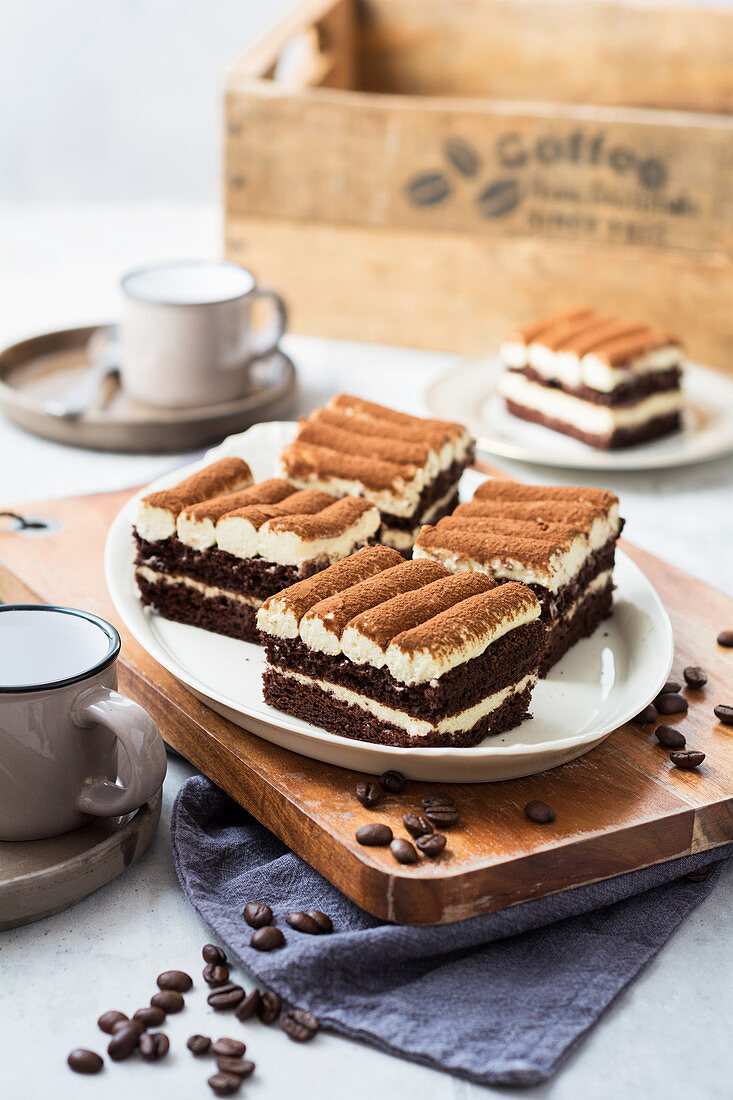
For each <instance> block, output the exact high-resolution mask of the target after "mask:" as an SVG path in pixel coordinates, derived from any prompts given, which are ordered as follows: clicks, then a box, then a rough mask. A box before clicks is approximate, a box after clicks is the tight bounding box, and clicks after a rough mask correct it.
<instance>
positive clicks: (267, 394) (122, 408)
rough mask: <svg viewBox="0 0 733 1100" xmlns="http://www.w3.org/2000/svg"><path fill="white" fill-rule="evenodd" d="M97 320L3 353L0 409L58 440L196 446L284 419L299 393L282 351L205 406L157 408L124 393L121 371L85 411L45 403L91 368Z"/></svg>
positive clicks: (132, 449)
mask: <svg viewBox="0 0 733 1100" xmlns="http://www.w3.org/2000/svg"><path fill="white" fill-rule="evenodd" d="M96 331H97V328H96V327H89V328H75V329H63V330H61V331H59V332H49V333H46V334H44V335H43V336H34V337H32V338H31V339H29V340H23V341H22V342H21V343H19V344H13V345H12V346H11V347H9V348H6V349H5V351H3V352H0V410H2V412H4V413H5V415H6V416H7V417H8V418H9V419H10V420H12V421H13V423H15V424H18V425H19V426H20V427H21V428H25V429H26V430H27V431H29V432H33V433H34V434H35V435H41V436H44V437H45V438H46V439H52V440H54V441H55V442H57V443H66V444H69V445H71V446H74V447H87V448H90V449H91V450H97V451H123V452H126V453H134V454H164V453H168V452H175V451H192V450H196V449H197V448H199V447H204V446H207V445H208V444H210V443H214V442H217V441H218V440H220V439H223V438H224V436H226V435H230V434H231V433H232V432H238V431H242V430H243V429H244V428H247V427H249V426H250V425H251V424H255V423H257V422H259V421H261V420H272V419H279V418H281V417H282V415H283V414H284V413H285V412H286V411H287V409H288V407H289V405H290V403H291V401H292V399H293V397H294V394H295V387H296V378H295V367H294V365H293V363H292V361H291V360H290V359H289V358H288V356H287V355H285V354H284V353H283V352H280V351H278V352H275V353H274V354H273V355H271V356H268V357H267V358H265V359H260V360H257V361H256V362H255V363H253V364H252V382H253V390H252V392H251V393H250V394H248V396H247V397H244V398H240V399H238V400H236V401H230V402H227V403H226V404H223V405H209V406H207V407H206V408H201V409H171V410H166V409H156V408H153V407H152V406H148V405H141V404H138V403H137V402H135V401H133V400H131V399H130V398H128V397H126V396H125V394H124V393H123V392H122V391H121V389H120V387H119V384H118V382H117V380H116V376H112V377H110V378H107V379H106V381H104V382H103V383H102V384H101V386H100V389H99V392H98V393H97V395H96V397H95V399H94V400H93V402H92V403H91V405H90V407H89V408H88V409H87V410H86V412H84V413H83V414H82V415H81V416H78V417H70V418H67V417H63V416H55V415H54V414H53V413H51V412H49V411H48V410H47V409H46V408H45V402H46V401H48V400H49V399H50V398H56V397H60V396H61V395H62V394H63V393H64V391H65V390H67V389H68V388H69V386H71V385H73V383H74V382H76V381H78V379H79V378H80V377H82V375H83V374H84V373H85V372H86V371H88V370H89V361H88V357H87V351H86V345H87V341H88V340H89V338H90V337H91V336H92V335H93V334H94V333H95V332H96Z"/></svg>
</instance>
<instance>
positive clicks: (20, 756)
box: [0, 604, 166, 841]
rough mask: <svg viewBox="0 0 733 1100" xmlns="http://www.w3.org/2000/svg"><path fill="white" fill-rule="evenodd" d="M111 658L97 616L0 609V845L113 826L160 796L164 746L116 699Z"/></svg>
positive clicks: (104, 625)
mask: <svg viewBox="0 0 733 1100" xmlns="http://www.w3.org/2000/svg"><path fill="white" fill-rule="evenodd" d="M119 652H120V636H119V634H118V633H117V631H116V630H115V628H114V627H113V626H112V625H111V624H110V623H108V622H106V621H105V620H104V619H100V618H99V617H98V616H97V615H91V614H89V612H86V611H77V610H76V609H75V608H69V607H52V606H49V605H46V604H3V606H2V607H0V840H2V841H6V840H39V839H43V838H44V837H51V836H59V835H60V834H61V833H67V832H70V831H71V830H72V829H78V828H79V826H80V825H84V824H85V823H86V822H88V821H90V820H91V818H92V817H120V816H121V815H123V814H129V813H131V812H132V811H133V810H136V809H138V807H140V806H142V805H144V804H145V803H146V802H148V801H149V800H150V799H151V798H152V797H153V796H154V795H155V794H156V792H157V791H158V790H159V789H160V786H161V784H162V782H163V779H164V778H165V770H166V756H165V745H164V744H163V739H162V737H161V736H160V733H159V732H158V729H157V727H156V725H155V723H154V722H153V719H152V718H151V717H150V715H149V714H148V713H147V712H146V711H144V710H143V708H142V707H141V706H139V705H138V704H137V703H134V702H133V701H132V700H131V699H128V698H126V696H124V695H121V694H120V693H119V692H118V691H117V690H116V688H117V665H116V662H117V657H118V656H119ZM120 747H121V748H122V750H123V751H122V752H121V753H120V752H119V751H118V750H119V749H120ZM118 757H119V759H118Z"/></svg>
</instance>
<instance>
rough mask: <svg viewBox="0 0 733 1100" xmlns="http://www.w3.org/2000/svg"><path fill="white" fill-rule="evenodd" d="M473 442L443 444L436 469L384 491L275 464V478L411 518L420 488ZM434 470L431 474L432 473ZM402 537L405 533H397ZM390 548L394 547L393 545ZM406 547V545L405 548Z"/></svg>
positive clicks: (463, 455)
mask: <svg viewBox="0 0 733 1100" xmlns="http://www.w3.org/2000/svg"><path fill="white" fill-rule="evenodd" d="M395 435H396V436H397V437H398V438H399V425H395ZM472 442H473V437H472V436H471V435H470V434H469V433H468V432H466V433H465V434H464V435H462V436H460V437H459V438H458V439H457V440H455V441H454V442H450V443H446V444H445V445H444V446H443V447H442V448H441V450H440V452H439V454H438V462H437V470H436V469H435V466H434V465H432V464H430V465H431V469H428V465H426V466H424V467H423V468H422V469H420V470H417V471H416V473H415V476H414V478H412V480H411V481H405V479H404V478H397V479H396V480H395V482H394V484H393V485H391V486H390V487H389V488H385V489H370V488H368V487H367V486H366V485H364V484H363V483H362V482H361V481H358V480H352V479H349V478H341V477H318V475H317V474H310V475H309V476H308V477H306V478H298V477H294V476H293V474H292V473H291V472H290V471H289V470H288V469H287V466H285V465H284V464H283V463H282V462H280V461H278V472H277V476H278V477H285V478H287V479H288V480H289V481H290V482H292V484H293V485H297V487H298V488H299V489H322V490H323V491H324V492H325V493H331V495H332V496H336V497H343V496H357V497H364V499H365V500H368V501H370V502H371V503H372V504H374V505H376V507H377V508H379V510H380V512H388V513H390V514H391V515H393V516H411V515H412V514H413V512H414V511H415V509H416V508H417V506H418V503H419V501H420V497H421V495H422V492H423V489H424V488H425V486H426V485H428V484H430V482H431V481H434V480H435V477H437V475H438V474H439V473H441V472H442V471H443V470H447V469H448V468H449V467H450V466H452V465H453V463H454V462H465V459H466V455H467V454H468V450H469V448H470V447H471V444H472ZM433 470H434V471H435V473H434V475H433V472H432V471H433ZM400 534H401V535H404V534H405V532H404V531H402V532H400ZM390 545H391V546H395V547H396V546H397V544H396V543H395V542H391V543H390ZM407 545H410V544H409V543H406V544H405V546H407Z"/></svg>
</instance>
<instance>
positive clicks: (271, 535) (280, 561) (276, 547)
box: [216, 508, 381, 566]
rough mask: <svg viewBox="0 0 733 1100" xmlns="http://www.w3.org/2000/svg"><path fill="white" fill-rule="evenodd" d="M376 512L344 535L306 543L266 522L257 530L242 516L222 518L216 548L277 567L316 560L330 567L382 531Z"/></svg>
mask: <svg viewBox="0 0 733 1100" xmlns="http://www.w3.org/2000/svg"><path fill="white" fill-rule="evenodd" d="M380 522H381V517H380V515H379V512H378V511H377V509H376V508H370V509H369V510H368V511H366V512H364V513H363V514H362V515H361V516H360V517H359V519H358V520H357V521H356V523H352V524H351V526H350V527H347V528H346V530H345V531H344V532H343V534H341V535H338V536H335V537H330V538H320V539H303V538H301V537H300V536H299V535H298V534H297V533H296V532H294V531H288V530H284V529H282V528H278V527H276V526H275V527H270V522H269V521H267V522H265V523H263V524H262V526H261V527H260V528H259V529H257V528H256V527H254V526H253V524H251V523H250V522H249V520H248V519H245V517H243V516H223V517H222V519H220V520H219V522H218V523H217V525H216V544H217V546H218V547H219V549H220V550H225V551H226V552H227V553H228V554H233V555H234V557H236V558H255V557H260V558H264V559H265V561H271V562H274V563H275V564H276V565H296V566H301V565H303V564H305V562H307V561H313V560H314V559H316V558H319V559H320V558H325V559H327V560H328V562H329V564H332V563H333V562H335V561H340V560H341V559H342V558H346V557H348V556H349V554H351V553H352V552H353V551H354V550H355V549H356V548H357V547H359V546H361V545H363V544H364V543H365V542H367V540H368V539H370V538H371V537H372V535H374V534H375V533H376V531H377V529H378V528H379V524H380Z"/></svg>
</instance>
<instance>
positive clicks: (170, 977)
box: [156, 970, 193, 993]
mask: <svg viewBox="0 0 733 1100" xmlns="http://www.w3.org/2000/svg"><path fill="white" fill-rule="evenodd" d="M156 982H157V985H158V989H174V990H175V991H176V993H188V991H189V989H191V987H192V986H193V980H192V978H191V976H190V974H186V973H184V971H183V970H164V971H163V973H162V974H159V975H158V977H157V978H156Z"/></svg>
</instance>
